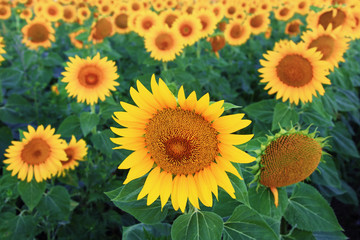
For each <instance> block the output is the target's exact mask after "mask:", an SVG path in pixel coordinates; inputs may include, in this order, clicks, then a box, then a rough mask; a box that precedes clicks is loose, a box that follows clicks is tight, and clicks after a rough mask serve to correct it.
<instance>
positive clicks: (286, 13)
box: [274, 4, 295, 21]
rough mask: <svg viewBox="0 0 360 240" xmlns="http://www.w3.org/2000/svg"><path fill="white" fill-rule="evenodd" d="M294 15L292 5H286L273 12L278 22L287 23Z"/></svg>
mask: <svg viewBox="0 0 360 240" xmlns="http://www.w3.org/2000/svg"><path fill="white" fill-rule="evenodd" d="M294 14H295V8H294V6H293V5H292V4H286V5H284V6H280V7H279V8H277V9H275V10H274V15H275V18H276V19H277V20H280V21H287V20H289V19H290V18H292V16H294Z"/></svg>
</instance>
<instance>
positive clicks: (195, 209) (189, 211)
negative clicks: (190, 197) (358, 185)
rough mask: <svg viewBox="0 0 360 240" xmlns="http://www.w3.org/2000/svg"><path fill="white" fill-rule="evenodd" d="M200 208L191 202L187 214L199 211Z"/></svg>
mask: <svg viewBox="0 0 360 240" xmlns="http://www.w3.org/2000/svg"><path fill="white" fill-rule="evenodd" d="M197 211H198V209H197V208H196V207H194V206H193V205H192V204H191V203H190V204H189V209H188V211H187V214H192V213H194V212H197Z"/></svg>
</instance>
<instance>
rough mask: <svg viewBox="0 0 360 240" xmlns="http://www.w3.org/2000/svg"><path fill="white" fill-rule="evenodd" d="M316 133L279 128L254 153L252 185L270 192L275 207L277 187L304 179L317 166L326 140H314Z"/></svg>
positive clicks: (316, 138) (307, 130)
mask: <svg viewBox="0 0 360 240" xmlns="http://www.w3.org/2000/svg"><path fill="white" fill-rule="evenodd" d="M316 133H317V132H316V131H314V132H312V133H309V128H307V129H306V130H303V131H301V130H300V129H298V128H291V129H290V130H289V131H286V130H285V129H281V130H280V132H279V133H277V134H275V136H268V139H267V142H266V143H263V144H262V145H261V148H260V149H259V150H257V154H258V157H257V164H256V165H254V167H253V169H254V173H255V179H254V182H258V183H260V184H262V185H264V186H266V187H269V188H271V189H272V192H273V193H274V198H275V205H277V202H276V200H277V196H275V194H276V193H277V190H276V188H278V187H285V186H289V185H292V184H295V183H298V182H301V181H303V180H305V179H306V178H308V177H309V176H310V175H311V174H312V173H313V172H314V171H315V170H316V168H317V166H318V165H319V163H320V160H321V156H322V154H323V151H322V150H323V147H324V146H326V141H325V138H322V137H315V135H316Z"/></svg>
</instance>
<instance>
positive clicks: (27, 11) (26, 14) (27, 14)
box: [20, 8, 33, 22]
mask: <svg viewBox="0 0 360 240" xmlns="http://www.w3.org/2000/svg"><path fill="white" fill-rule="evenodd" d="M32 16H33V13H32V11H31V9H29V8H25V9H23V10H22V11H21V13H20V18H21V19H24V20H25V21H26V22H29V21H30V20H31V18H32Z"/></svg>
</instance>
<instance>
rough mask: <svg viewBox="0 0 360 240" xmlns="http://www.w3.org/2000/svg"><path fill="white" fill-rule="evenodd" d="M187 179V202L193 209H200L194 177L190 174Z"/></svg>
mask: <svg viewBox="0 0 360 240" xmlns="http://www.w3.org/2000/svg"><path fill="white" fill-rule="evenodd" d="M187 178H188V183H189V201H190V203H191V204H192V205H193V206H194V207H196V208H197V209H200V206H199V200H198V190H197V188H196V183H195V180H194V177H193V175H192V174H189V175H188V176H187Z"/></svg>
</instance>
